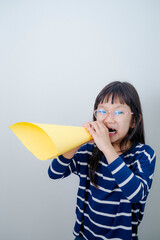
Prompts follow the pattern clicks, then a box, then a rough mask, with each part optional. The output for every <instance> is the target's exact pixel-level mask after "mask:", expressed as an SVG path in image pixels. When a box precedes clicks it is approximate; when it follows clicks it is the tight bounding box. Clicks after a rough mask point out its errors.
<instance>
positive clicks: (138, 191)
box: [48, 143, 156, 240]
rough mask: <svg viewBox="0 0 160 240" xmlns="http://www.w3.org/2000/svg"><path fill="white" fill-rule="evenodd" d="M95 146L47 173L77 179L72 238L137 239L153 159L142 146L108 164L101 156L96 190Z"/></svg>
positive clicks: (59, 160)
mask: <svg viewBox="0 0 160 240" xmlns="http://www.w3.org/2000/svg"><path fill="white" fill-rule="evenodd" d="M94 147H95V144H88V143H87V144H85V145H83V146H82V147H81V148H80V149H79V150H78V151H77V153H76V154H75V155H74V157H73V159H66V158H64V157H63V156H62V155H61V156H59V157H58V158H56V159H53V161H52V163H51V165H50V166H49V169H48V174H49V177H51V178H52V179H58V178H64V177H67V176H69V175H70V174H71V173H74V174H76V175H78V176H79V179H80V181H79V188H78V193H77V206H76V223H75V227H74V232H73V233H74V235H75V236H79V235H82V236H83V237H84V239H88V240H94V239H96V240H105V239H112V240H113V239H117V240H118V239H122V240H131V239H133V240H136V239H138V225H139V223H140V222H141V221H142V218H143V214H144V208H145V204H146V199H147V196H148V193H149V190H150V188H151V184H152V178H153V173H154V168H155V161H156V156H155V153H154V150H153V149H152V148H151V147H150V146H148V145H145V144H135V145H134V146H133V147H132V148H131V149H130V150H128V151H126V152H125V153H123V154H121V155H120V156H119V157H118V158H117V159H116V160H115V161H113V162H112V163H111V164H109V165H108V164H107V160H106V158H105V156H104V155H103V156H102V158H101V159H100V161H99V165H98V168H97V170H96V179H97V185H98V188H97V187H95V186H94V185H93V184H92V182H91V181H90V178H89V167H90V157H91V155H92V152H93V148H94Z"/></svg>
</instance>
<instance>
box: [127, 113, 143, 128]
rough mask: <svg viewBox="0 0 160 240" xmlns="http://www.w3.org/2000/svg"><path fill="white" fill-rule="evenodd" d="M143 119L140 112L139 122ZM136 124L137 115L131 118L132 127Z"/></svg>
mask: <svg viewBox="0 0 160 240" xmlns="http://www.w3.org/2000/svg"><path fill="white" fill-rule="evenodd" d="M141 120H142V115H141V114H139V121H138V123H140V122H141ZM135 126H136V119H135V117H133V119H132V120H131V126H130V127H131V128H134V127H135Z"/></svg>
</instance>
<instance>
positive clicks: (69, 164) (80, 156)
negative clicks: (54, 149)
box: [48, 144, 88, 179]
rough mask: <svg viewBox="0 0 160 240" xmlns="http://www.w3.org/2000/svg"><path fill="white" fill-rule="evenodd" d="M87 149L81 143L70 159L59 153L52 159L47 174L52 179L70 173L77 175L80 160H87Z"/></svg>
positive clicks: (63, 176)
mask: <svg viewBox="0 0 160 240" xmlns="http://www.w3.org/2000/svg"><path fill="white" fill-rule="evenodd" d="M87 157H88V149H87V144H85V145H83V146H82V147H81V148H80V149H79V150H78V151H77V153H76V154H75V155H74V157H73V158H72V159H67V158H65V157H63V155H60V156H59V157H57V158H55V159H53V160H52V163H51V164H50V166H49V168H48V175H49V177H50V178H52V179H60V178H65V177H67V176H69V175H70V174H71V173H74V174H76V175H79V173H80V168H81V164H80V162H81V161H83V162H84V161H85V162H86V161H87Z"/></svg>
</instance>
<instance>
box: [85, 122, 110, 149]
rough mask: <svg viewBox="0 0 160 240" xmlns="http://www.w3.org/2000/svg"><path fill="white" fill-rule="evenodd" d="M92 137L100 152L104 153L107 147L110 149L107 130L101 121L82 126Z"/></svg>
mask: <svg viewBox="0 0 160 240" xmlns="http://www.w3.org/2000/svg"><path fill="white" fill-rule="evenodd" d="M83 127H85V128H86V129H87V130H88V131H89V132H90V134H91V135H92V137H93V140H94V142H95V143H96V145H97V147H98V148H99V150H100V151H102V152H103V153H105V150H106V148H107V147H111V146H112V144H111V140H110V137H109V130H108V128H107V127H106V126H105V125H104V123H103V122H101V121H94V122H88V123H85V124H83Z"/></svg>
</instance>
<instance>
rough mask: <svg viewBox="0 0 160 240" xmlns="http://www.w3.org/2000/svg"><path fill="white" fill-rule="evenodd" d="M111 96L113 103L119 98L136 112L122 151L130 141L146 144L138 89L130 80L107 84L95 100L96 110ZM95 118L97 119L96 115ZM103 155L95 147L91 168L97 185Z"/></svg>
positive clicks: (91, 176)
mask: <svg viewBox="0 0 160 240" xmlns="http://www.w3.org/2000/svg"><path fill="white" fill-rule="evenodd" d="M110 97H111V103H112V104H113V103H114V102H116V100H117V99H118V100H119V102H120V103H121V104H127V105H128V106H129V107H130V109H131V111H132V112H133V113H134V114H133V115H132V118H131V124H132V123H133V124H134V128H130V129H129V131H128V133H127V135H126V136H125V137H124V139H123V140H122V141H121V143H120V150H121V152H122V153H124V152H125V151H126V150H128V149H125V146H127V143H128V142H129V141H130V142H131V144H132V146H133V145H134V144H135V143H142V144H145V137H144V124H143V115H142V108H141V103H140V99H139V95H138V93H137V91H136V89H135V88H134V87H133V86H132V85H131V84H130V83H128V82H119V81H115V82H111V83H110V84H108V85H107V86H105V87H104V88H103V89H102V91H101V92H100V93H99V94H98V96H97V98H96V100H95V104H94V110H95V109H97V107H98V105H99V104H100V103H103V102H108V100H109V98H110ZM93 120H94V121H95V120H96V119H95V117H94V115H93ZM132 146H131V147H132ZM101 157H102V152H101V151H100V150H99V149H98V147H95V148H94V149H93V154H92V156H91V160H90V169H89V175H90V179H91V182H92V183H93V184H94V185H95V186H97V184H96V176H95V171H96V170H97V167H98V164H99V161H100V160H101Z"/></svg>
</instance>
